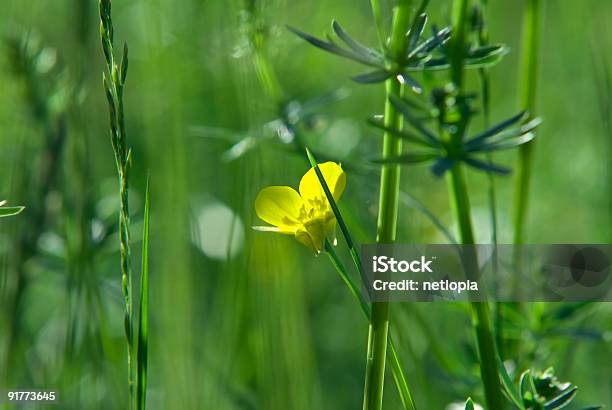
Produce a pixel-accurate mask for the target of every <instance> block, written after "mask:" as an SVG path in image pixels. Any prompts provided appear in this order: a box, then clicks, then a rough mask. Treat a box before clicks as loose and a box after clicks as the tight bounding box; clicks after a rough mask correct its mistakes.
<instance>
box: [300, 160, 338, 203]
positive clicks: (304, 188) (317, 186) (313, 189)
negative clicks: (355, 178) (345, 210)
mask: <svg viewBox="0 0 612 410" xmlns="http://www.w3.org/2000/svg"><path fill="white" fill-rule="evenodd" d="M319 169H320V170H321V173H322V174H323V178H324V179H325V182H326V183H327V186H328V187H329V190H330V191H331V193H332V195H333V196H334V200H336V201H338V200H339V199H340V196H342V193H343V192H344V188H345V187H346V174H345V173H344V171H343V170H342V167H341V166H340V165H338V164H336V163H335V162H324V163H323V164H319ZM300 195H301V196H302V199H304V201H305V202H307V201H308V200H309V199H317V198H320V197H323V198H325V191H323V187H322V186H321V182H320V181H319V178H317V174H316V172H315V169H314V168H310V169H309V170H308V172H306V174H304V176H303V177H302V180H301V181H300Z"/></svg>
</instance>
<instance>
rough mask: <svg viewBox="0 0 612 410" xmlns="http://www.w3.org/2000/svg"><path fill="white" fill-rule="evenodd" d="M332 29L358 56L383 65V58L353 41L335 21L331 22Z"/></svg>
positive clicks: (374, 51) (376, 52)
mask: <svg viewBox="0 0 612 410" xmlns="http://www.w3.org/2000/svg"><path fill="white" fill-rule="evenodd" d="M332 28H333V29H334V32H335V33H336V35H337V36H338V37H339V38H340V39H341V40H342V41H344V42H345V43H346V45H347V46H349V47H350V48H351V49H352V50H353V51H354V52H355V53H357V54H359V55H360V56H362V57H364V58H367V59H369V60H370V61H371V62H372V63H373V64H384V58H383V56H382V55H381V54H380V53H379V52H378V51H376V50H374V49H371V48H369V47H366V46H364V45H363V44H361V43H359V42H358V41H356V40H354V39H353V38H352V37H351V36H349V35H348V34H347V33H346V31H344V29H343V28H342V26H340V23H338V22H337V21H336V20H333V21H332Z"/></svg>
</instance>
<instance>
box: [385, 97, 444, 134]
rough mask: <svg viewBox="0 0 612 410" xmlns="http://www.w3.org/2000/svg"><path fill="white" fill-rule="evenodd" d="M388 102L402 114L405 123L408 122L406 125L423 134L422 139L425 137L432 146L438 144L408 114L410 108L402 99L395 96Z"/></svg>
mask: <svg viewBox="0 0 612 410" xmlns="http://www.w3.org/2000/svg"><path fill="white" fill-rule="evenodd" d="M389 101H391V103H392V104H393V105H394V106H395V108H397V109H398V110H399V111H400V112H401V113H402V115H403V116H404V118H406V121H408V123H410V125H411V126H412V127H413V128H414V129H416V130H417V131H419V132H420V133H421V134H423V137H425V138H426V139H427V140H428V141H429V142H431V143H432V144H434V145H438V144H439V143H438V138H437V137H436V135H435V134H434V133H432V132H431V131H429V130H428V129H427V128H425V127H424V126H423V125H422V124H421V122H420V121H419V120H417V119H416V118H415V117H414V116H413V115H412V113H411V112H410V106H408V104H406V103H405V102H404V100H403V99H401V98H400V97H398V96H396V95H391V96H390V97H389Z"/></svg>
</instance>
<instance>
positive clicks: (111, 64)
mask: <svg viewBox="0 0 612 410" xmlns="http://www.w3.org/2000/svg"><path fill="white" fill-rule="evenodd" d="M100 36H101V39H102V49H103V51H104V58H105V60H106V66H107V67H106V68H107V71H106V72H105V73H104V75H103V83H104V91H105V92H106V98H107V100H108V107H109V114H110V130H111V144H112V147H113V152H114V154H115V165H116V167H117V174H118V177H119V204H120V209H119V241H120V258H121V289H122V292H123V297H124V301H125V316H124V326H125V335H126V341H127V367H128V390H129V403H130V404H129V408H130V409H132V408H137V409H138V410H141V409H144V408H145V407H146V383H147V352H148V300H149V297H148V294H149V290H148V283H149V279H148V278H149V265H148V244H149V240H148V235H149V188H148V183H147V189H146V199H145V221H144V232H143V242H142V243H143V244H142V246H143V252H142V258H143V259H142V272H141V276H140V306H139V311H140V320H139V323H138V326H139V327H138V341H137V348H138V350H135V349H134V322H135V318H136V317H135V315H134V298H133V278H132V260H131V250H130V210H129V197H128V181H129V171H130V167H131V161H132V151H131V149H130V148H129V146H128V142H127V134H126V126H125V114H124V103H123V91H124V87H125V80H126V77H127V70H128V48H127V44H126V45H125V46H124V47H123V54H122V57H121V60H120V61H117V60H116V58H115V54H114V44H113V40H114V28H113V21H112V16H111V0H100ZM134 359H136V363H134ZM135 368H136V369H135ZM135 370H136V377H135V376H134V373H135ZM134 406H136V407H134Z"/></svg>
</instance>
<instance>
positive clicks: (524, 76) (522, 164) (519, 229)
mask: <svg viewBox="0 0 612 410" xmlns="http://www.w3.org/2000/svg"><path fill="white" fill-rule="evenodd" d="M541 14H542V0H529V1H528V3H527V9H526V10H525V16H524V20H523V52H522V62H521V81H520V82H519V84H521V89H520V97H519V104H520V108H521V109H524V110H527V111H528V112H529V116H528V117H527V118H526V120H525V121H530V120H532V119H533V118H534V117H535V111H536V102H537V96H538V65H539V64H538V60H539V54H540V32H541V24H540V21H541ZM533 143H534V141H530V142H528V143H526V144H523V145H521V146H520V147H519V157H518V166H517V174H516V187H515V196H514V199H515V202H514V243H515V244H518V245H520V244H522V243H524V241H525V219H526V216H527V206H528V203H529V186H530V182H531V168H532V162H533V160H532V156H533V147H534V145H533Z"/></svg>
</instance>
